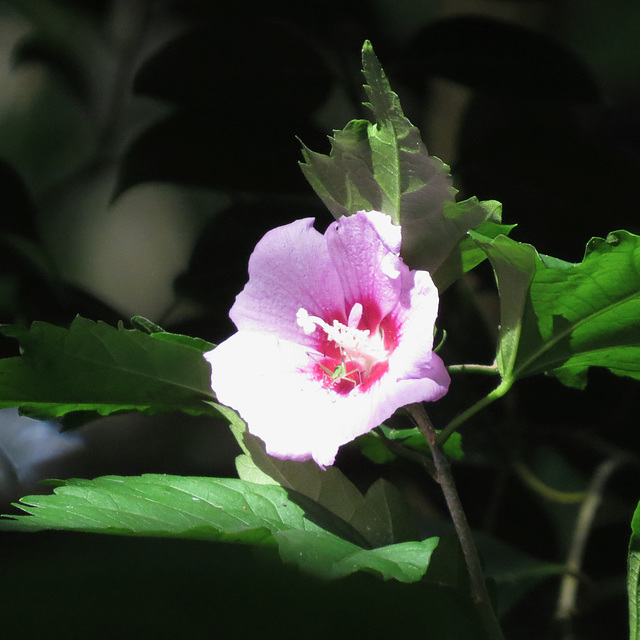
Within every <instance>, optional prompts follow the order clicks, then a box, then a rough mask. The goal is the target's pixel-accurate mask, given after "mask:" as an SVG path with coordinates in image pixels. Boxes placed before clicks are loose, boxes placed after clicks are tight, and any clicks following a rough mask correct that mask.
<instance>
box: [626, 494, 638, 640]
mask: <svg viewBox="0 0 640 640" xmlns="http://www.w3.org/2000/svg"><path fill="white" fill-rule="evenodd" d="M627 594H628V596H629V639H630V640H639V639H640V503H638V506H637V507H636V511H635V513H634V514H633V519H632V520H631V540H630V541H629V556H628V561H627Z"/></svg>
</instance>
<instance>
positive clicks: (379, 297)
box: [326, 211, 408, 324]
mask: <svg viewBox="0 0 640 640" xmlns="http://www.w3.org/2000/svg"><path fill="white" fill-rule="evenodd" d="M326 239H327V245H328V250H329V254H330V256H331V259H332V260H333V263H334V265H335V267H336V270H337V272H338V275H339V277H340V281H341V283H342V288H343V290H344V297H345V302H346V306H347V308H348V309H350V308H351V306H352V305H353V304H354V303H356V302H360V303H361V304H362V305H363V306H365V307H367V303H373V302H375V306H376V307H377V310H378V312H379V314H380V317H384V316H385V315H386V314H387V313H388V312H389V311H391V309H393V307H394V306H395V305H396V302H397V300H398V296H399V294H400V278H399V275H400V273H401V271H402V270H403V269H404V270H408V269H407V267H406V266H405V265H404V263H403V262H402V261H401V260H400V258H399V256H398V253H399V251H400V240H401V230H400V227H398V226H396V225H394V224H393V223H392V222H391V218H390V217H389V216H387V215H385V214H383V213H380V212H378V211H368V212H364V211H358V213H356V214H355V215H352V216H348V217H346V218H340V220H339V222H334V223H333V224H332V225H331V226H330V227H329V228H328V229H327V233H326ZM367 310H368V312H369V313H371V308H368V309H367ZM379 320H380V318H377V319H371V323H372V324H377V321H379Z"/></svg>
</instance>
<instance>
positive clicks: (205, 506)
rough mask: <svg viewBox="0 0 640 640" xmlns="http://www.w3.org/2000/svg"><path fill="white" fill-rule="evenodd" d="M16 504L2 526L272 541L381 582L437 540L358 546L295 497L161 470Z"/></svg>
mask: <svg viewBox="0 0 640 640" xmlns="http://www.w3.org/2000/svg"><path fill="white" fill-rule="evenodd" d="M309 502H310V501H309ZM298 503H300V504H301V505H303V506H299V504H298ZM16 506H19V507H20V508H21V509H22V510H23V511H26V512H27V513H28V514H30V515H27V516H11V519H5V520H3V521H1V524H0V526H1V527H2V528H3V529H5V530H15V531H40V530H43V529H61V530H70V531H85V532H95V533H107V534H114V535H131V536H153V537H158V536H159V537H170V538H192V539H200V540H212V541H223V542H241V543H245V544H255V545H260V546H278V547H279V550H280V554H281V556H282V557H283V559H284V560H285V561H287V562H293V563H295V564H297V565H298V566H300V567H301V568H303V569H304V570H306V571H309V572H311V573H314V574H317V575H321V576H324V577H327V578H340V577H343V576H346V575H349V574H351V573H354V572H356V571H363V570H364V571H369V572H374V573H377V574H379V575H380V576H381V577H383V578H384V579H389V578H395V579H396V580H400V581H402V582H415V581H416V580H419V579H420V578H421V577H422V576H423V575H424V573H425V571H426V569H427V567H428V565H429V559H430V557H431V553H432V552H433V550H434V548H435V547H436V545H437V543H438V540H437V538H430V539H428V540H424V541H422V542H407V543H401V544H397V545H389V546H384V547H379V548H377V549H364V548H362V547H361V546H358V545H357V544H354V543H352V542H349V541H348V540H345V539H343V538H341V537H339V536H337V535H335V534H334V533H331V532H330V531H328V530H326V529H324V528H323V527H321V526H319V525H318V524H317V523H316V522H314V521H312V520H310V519H309V518H308V513H309V506H310V505H309V504H308V503H307V502H306V501H305V499H304V497H303V496H298V495H297V494H293V493H292V492H290V491H287V490H286V489H284V488H282V487H279V486H275V485H264V484H254V483H250V482H245V481H243V480H236V479H224V478H189V477H179V476H166V475H144V476H140V477H128V478H127V477H120V476H105V477H101V478H96V479H94V480H77V479H75V480H68V481H64V482H62V481H61V482H60V485H59V486H58V487H57V488H56V489H54V494H53V495H45V496H28V497H26V498H23V500H22V501H21V503H20V504H19V505H16Z"/></svg>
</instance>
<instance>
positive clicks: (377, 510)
mask: <svg viewBox="0 0 640 640" xmlns="http://www.w3.org/2000/svg"><path fill="white" fill-rule="evenodd" d="M234 434H235V435H236V438H237V437H238V434H239V431H238V430H237V429H236V430H235V431H234ZM242 446H243V448H244V450H245V454H244V455H241V456H239V457H238V458H237V459H236V468H237V470H238V474H239V476H240V477H241V478H242V479H244V480H250V481H252V482H259V483H267V484H273V483H277V484H279V485H281V486H283V487H285V488H286V489H292V490H294V491H296V492H297V493H299V494H301V495H303V496H305V497H307V498H309V499H310V500H312V501H313V502H314V503H317V504H318V505H320V506H321V507H323V508H324V509H326V510H327V511H328V512H330V513H331V514H333V515H335V516H336V517H337V518H339V519H340V520H341V521H343V522H344V523H345V524H346V525H348V526H349V527H352V528H353V529H354V530H355V531H356V532H357V533H358V534H359V535H360V536H362V538H363V539H364V540H366V542H367V543H368V544H369V545H371V546H372V547H380V546H383V545H386V544H391V543H395V542H402V541H405V540H407V539H410V538H412V537H414V536H412V535H411V534H410V533H408V532H412V531H413V528H412V519H411V515H410V513H409V512H408V510H407V509H405V508H404V506H405V503H404V498H403V497H402V495H400V493H399V492H397V490H395V487H392V486H390V487H385V491H386V493H387V494H391V493H393V496H394V499H395V500H396V501H397V503H398V504H397V505H396V506H395V507H393V509H394V510H393V517H391V513H392V508H391V507H390V506H389V505H388V504H386V503H385V501H384V500H382V496H380V495H379V492H380V491H381V487H377V488H376V489H375V490H373V488H374V487H375V486H376V485H375V484H374V485H373V486H372V487H371V488H370V490H369V492H367V494H366V495H364V496H363V495H362V493H360V491H359V490H358V489H357V487H356V486H355V485H354V484H353V483H352V482H351V481H350V480H349V479H348V478H347V477H346V476H345V475H344V474H343V473H342V471H340V469H338V468H337V467H335V466H331V467H327V468H326V469H321V468H320V467H319V466H318V465H317V464H316V463H315V462H314V461H313V460H307V461H304V462H299V461H295V460H280V459H279V458H274V457H273V456H270V455H268V454H267V453H266V451H265V448H264V444H263V443H262V441H261V440H260V439H259V438H256V437H255V436H253V435H251V434H250V433H248V432H244V434H243V438H242ZM372 490H373V493H370V492H371V491H372ZM394 518H395V519H394Z"/></svg>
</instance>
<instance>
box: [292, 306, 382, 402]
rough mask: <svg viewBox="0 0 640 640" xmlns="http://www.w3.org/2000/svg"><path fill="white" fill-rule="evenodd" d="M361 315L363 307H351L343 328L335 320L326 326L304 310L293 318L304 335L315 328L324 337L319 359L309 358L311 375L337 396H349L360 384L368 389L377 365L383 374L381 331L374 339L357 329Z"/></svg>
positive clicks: (367, 332)
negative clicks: (313, 373)
mask: <svg viewBox="0 0 640 640" xmlns="http://www.w3.org/2000/svg"><path fill="white" fill-rule="evenodd" d="M362 313H363V308H362V305H361V304H360V303H359V302H358V303H356V304H354V305H353V307H352V308H351V312H350V313H349V318H348V320H347V324H346V325H345V324H343V323H342V322H340V321H338V320H334V321H333V323H332V324H328V323H327V322H325V321H324V320H323V319H322V318H319V317H317V316H312V315H309V313H308V311H307V310H306V309H299V310H298V313H297V314H296V319H297V322H298V324H299V325H300V326H301V327H302V329H303V331H304V332H305V333H306V334H307V335H310V334H312V333H313V332H314V331H315V330H316V329H317V328H320V329H321V330H322V331H324V333H325V334H326V337H327V339H328V343H329V344H328V347H329V348H328V349H326V352H325V353H324V354H323V355H322V356H321V357H320V359H316V358H314V357H313V356H311V357H312V359H313V360H314V362H315V366H314V372H315V374H316V377H317V378H319V379H321V380H322V382H323V385H324V386H325V387H328V388H332V389H333V390H335V391H337V392H338V393H349V392H350V391H352V390H353V389H354V388H355V387H359V386H361V385H363V384H365V386H367V385H366V382H367V380H368V379H369V378H370V376H371V374H372V371H373V370H374V369H375V368H376V365H378V364H379V363H384V365H385V367H384V369H385V370H386V363H387V360H388V358H389V351H388V350H387V349H386V348H385V346H384V335H383V332H382V329H378V331H376V332H375V333H374V334H373V335H372V334H371V331H370V330H369V329H364V330H363V329H358V325H359V324H360V320H361V319H362ZM310 355H311V354H310Z"/></svg>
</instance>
